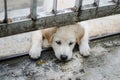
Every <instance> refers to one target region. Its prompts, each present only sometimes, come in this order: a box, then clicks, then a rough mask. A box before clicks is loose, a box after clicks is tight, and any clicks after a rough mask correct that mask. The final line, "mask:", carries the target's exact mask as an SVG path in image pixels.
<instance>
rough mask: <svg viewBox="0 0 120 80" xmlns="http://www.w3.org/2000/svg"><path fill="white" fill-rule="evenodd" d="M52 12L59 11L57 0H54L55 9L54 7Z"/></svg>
mask: <svg viewBox="0 0 120 80" xmlns="http://www.w3.org/2000/svg"><path fill="white" fill-rule="evenodd" d="M52 12H53V13H54V14H56V13H57V0H53V9H52Z"/></svg>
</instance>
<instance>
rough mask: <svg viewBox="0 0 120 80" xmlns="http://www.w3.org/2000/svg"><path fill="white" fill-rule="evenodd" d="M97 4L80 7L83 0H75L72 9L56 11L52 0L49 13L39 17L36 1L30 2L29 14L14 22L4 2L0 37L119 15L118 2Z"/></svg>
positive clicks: (119, 2) (96, 2) (54, 2)
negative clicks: (9, 16)
mask: <svg viewBox="0 0 120 80" xmlns="http://www.w3.org/2000/svg"><path fill="white" fill-rule="evenodd" d="M99 2H100V0H94V3H92V4H88V5H82V3H83V0H76V2H75V6H74V7H72V8H68V9H65V10H63V11H57V0H53V9H52V11H51V13H49V14H46V13H43V14H44V16H40V15H38V14H37V0H31V7H30V14H29V15H28V16H26V17H25V18H23V19H21V20H19V21H17V20H16V21H14V20H13V19H10V18H8V16H7V15H8V13H7V8H8V7H7V0H4V15H5V16H4V20H3V21H0V37H4V36H9V35H13V34H18V33H23V32H28V31H33V30H37V29H43V28H48V27H52V26H61V25H68V24H72V23H75V22H78V21H82V20H88V19H93V18H98V17H103V16H108V15H113V14H119V13H120V0H111V1H109V2H107V3H105V4H104V5H100V4H99Z"/></svg>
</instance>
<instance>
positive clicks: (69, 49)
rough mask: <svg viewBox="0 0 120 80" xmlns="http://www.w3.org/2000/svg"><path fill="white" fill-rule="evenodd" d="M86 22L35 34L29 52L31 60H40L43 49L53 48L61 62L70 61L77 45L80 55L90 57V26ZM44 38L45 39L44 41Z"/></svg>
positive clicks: (44, 30)
mask: <svg viewBox="0 0 120 80" xmlns="http://www.w3.org/2000/svg"><path fill="white" fill-rule="evenodd" d="M83 25H86V24H85V23H84V22H81V23H76V24H74V25H68V26H63V27H60V28H56V27H54V28H48V29H43V30H39V31H36V32H34V33H33V38H32V47H31V50H30V52H29V55H30V56H31V58H38V57H40V55H41V50H42V47H43V48H45V47H49V46H52V48H53V50H54V52H55V56H56V57H57V58H58V59H59V60H70V59H71V58H72V55H73V48H74V46H75V44H76V43H77V44H78V45H79V49H80V53H81V54H82V55H83V56H88V55H89V51H90V48H89V44H88V37H89V36H88V32H89V31H88V26H86V27H83ZM42 37H44V39H42Z"/></svg>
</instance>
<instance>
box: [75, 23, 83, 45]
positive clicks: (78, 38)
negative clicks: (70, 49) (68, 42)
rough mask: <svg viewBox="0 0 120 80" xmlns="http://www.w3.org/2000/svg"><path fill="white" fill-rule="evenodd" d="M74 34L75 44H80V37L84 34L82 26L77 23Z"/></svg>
mask: <svg viewBox="0 0 120 80" xmlns="http://www.w3.org/2000/svg"><path fill="white" fill-rule="evenodd" d="M75 34H76V41H77V44H80V41H81V39H82V38H83V36H84V34H85V30H84V28H83V27H81V26H80V25H79V24H77V28H76V31H75Z"/></svg>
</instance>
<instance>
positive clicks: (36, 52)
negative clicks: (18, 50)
mask: <svg viewBox="0 0 120 80" xmlns="http://www.w3.org/2000/svg"><path fill="white" fill-rule="evenodd" d="M41 50H42V49H40V48H31V50H30V51H29V56H30V58H32V59H38V58H39V57H40V56H41Z"/></svg>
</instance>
